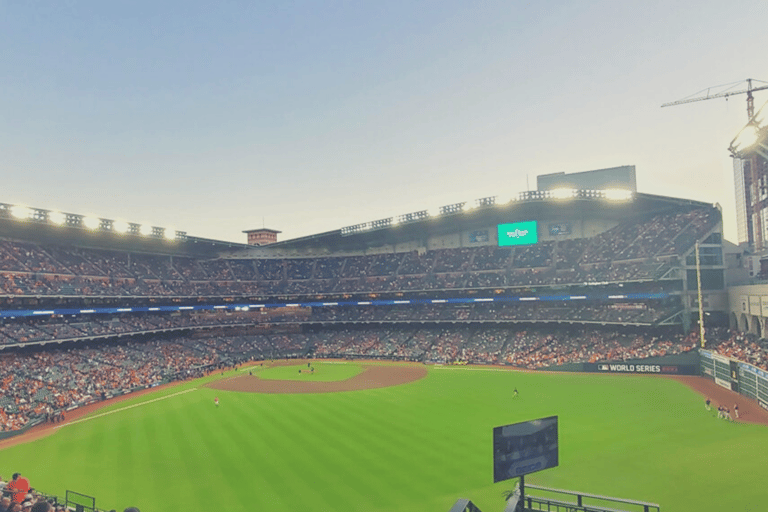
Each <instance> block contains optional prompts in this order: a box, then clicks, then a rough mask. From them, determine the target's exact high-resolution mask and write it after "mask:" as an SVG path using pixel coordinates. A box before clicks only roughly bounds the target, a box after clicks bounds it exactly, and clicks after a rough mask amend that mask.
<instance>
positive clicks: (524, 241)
mask: <svg viewBox="0 0 768 512" xmlns="http://www.w3.org/2000/svg"><path fill="white" fill-rule="evenodd" d="M498 228H499V247H504V246H509V245H533V244H535V243H538V241H539V234H538V231H537V228H538V226H537V225H536V221H535V220H527V221H524V222H512V223H510V224H499V226H498Z"/></svg>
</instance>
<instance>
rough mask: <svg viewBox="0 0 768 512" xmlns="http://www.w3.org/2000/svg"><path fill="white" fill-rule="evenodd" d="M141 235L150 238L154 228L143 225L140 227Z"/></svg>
mask: <svg viewBox="0 0 768 512" xmlns="http://www.w3.org/2000/svg"><path fill="white" fill-rule="evenodd" d="M139 234H140V235H142V236H149V235H151V234H152V226H150V225H149V224H142V225H140V226H139Z"/></svg>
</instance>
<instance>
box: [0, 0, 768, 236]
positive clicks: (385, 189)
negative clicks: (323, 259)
mask: <svg viewBox="0 0 768 512" xmlns="http://www.w3.org/2000/svg"><path fill="white" fill-rule="evenodd" d="M767 19H768V3H766V2H764V1H746V2H740V1H731V2H722V1H686V2H675V1H655V0H651V1H643V2H617V1H591V2H584V1H579V2H572V1H540V2H518V1H510V0H506V1H487V2H476V1H440V2H437V1H434V2H415V1H389V2H351V1H350V2H335V1H322V2H291V1H285V0H283V1H275V2H269V1H260V2H227V1H222V2H198V1H191V0H188V1H184V2H142V1H133V2H101V1H98V2H97V1H93V2H77V1H62V2H54V1H48V2H37V1H21V0H13V1H9V0H0V69H2V74H1V75H0V105H1V107H0V173H1V174H2V177H3V183H2V192H1V193H0V202H6V203H14V204H17V203H21V204H26V205H29V206H35V207H41V208H49V209H59V210H62V211H67V212H73V213H82V214H96V215H98V216H101V217H105V218H113V219H117V218H119V219H124V220H127V221H131V222H150V223H152V224H153V225H158V226H173V227H174V228H176V229H179V230H184V231H187V232H188V233H189V234H191V235H196V236H203V237H210V238H219V239H226V240H234V241H244V240H245V238H244V235H242V234H241V233H240V232H241V231H242V230H244V229H249V228H254V227H261V225H262V219H264V222H265V223H266V225H267V227H271V228H274V229H278V230H281V231H283V235H282V238H283V239H286V238H293V237H296V236H303V235H308V234H312V233H316V232H320V231H326V230H332V229H338V228H340V227H342V226H345V225H351V224H356V223H359V222H365V221H369V220H375V219H379V218H384V217H389V216H392V215H396V214H401V213H407V212H411V211H416V210H421V209H424V208H429V207H435V206H439V205H444V204H450V203H454V202H459V201H463V200H472V199H475V198H480V197H485V196H490V195H500V196H503V197H508V196H510V195H512V194H515V193H517V192H520V191H522V190H525V189H526V183H527V180H529V182H530V186H531V187H535V176H536V175H538V174H544V173H550V172H557V171H565V172H578V171H585V170H590V169H597V168H603V167H612V166H618V165H636V166H637V172H638V188H639V190H640V191H641V192H648V193H656V194H665V195H672V196H679V197H686V198H692V199H699V200H704V201H710V202H713V203H714V202H717V203H720V204H722V205H723V207H724V209H725V214H726V217H725V222H726V236H727V237H728V238H730V239H734V238H735V221H734V218H735V217H734V213H733V203H734V200H733V178H732V168H731V162H730V158H729V157H728V152H727V147H728V143H729V142H730V140H731V139H732V138H733V136H734V135H735V134H736V133H737V132H738V130H739V129H740V128H741V127H742V126H743V125H744V124H745V123H746V99H745V96H736V97H734V98H731V99H729V100H727V101H726V100H723V99H719V100H710V101H703V102H698V103H693V104H690V105H684V106H679V107H674V108H665V109H662V108H660V105H661V104H662V103H664V102H668V101H673V100H676V99H680V98H682V97H685V96H688V95H690V94H693V93H695V92H697V91H699V90H701V89H704V88H705V87H708V86H714V85H719V84H723V83H728V82H734V81H737V80H743V79H746V78H756V79H761V80H768V65H766V60H765V55H764V54H765V52H764V50H763V49H762V48H763V46H764V45H763V44H762V43H763V41H762V34H764V33H765V28H766V25H765V20H767ZM766 101H768V94H766V93H757V94H756V105H757V106H758V107H759V106H760V105H762V104H763V103H764V102H766Z"/></svg>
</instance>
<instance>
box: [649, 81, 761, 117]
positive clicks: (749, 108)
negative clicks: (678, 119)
mask: <svg viewBox="0 0 768 512" xmlns="http://www.w3.org/2000/svg"><path fill="white" fill-rule="evenodd" d="M757 81H761V80H757ZM746 82H747V88H746V89H744V90H741V91H724V92H719V93H717V94H710V91H711V90H712V88H711V87H710V88H708V89H706V91H707V92H706V94H705V95H703V96H697V97H695V98H685V99H682V100H677V101H671V102H669V103H664V104H663V105H662V107H673V106H675V105H683V104H685V103H693V102H694V101H704V100H713V99H715V98H728V97H729V96H735V95H737V94H746V95H747V116H748V117H749V119H752V117H753V116H754V115H755V106H754V98H753V96H752V93H753V92H756V91H764V90H766V89H768V85H761V86H759V87H752V79H751V78H748V79H747V80H746ZM729 85H732V84H729Z"/></svg>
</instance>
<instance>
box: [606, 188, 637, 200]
mask: <svg viewBox="0 0 768 512" xmlns="http://www.w3.org/2000/svg"><path fill="white" fill-rule="evenodd" d="M603 194H604V196H605V198H606V199H607V200H609V201H629V200H630V199H632V191H631V190H627V189H624V188H608V189H605V190H603Z"/></svg>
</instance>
